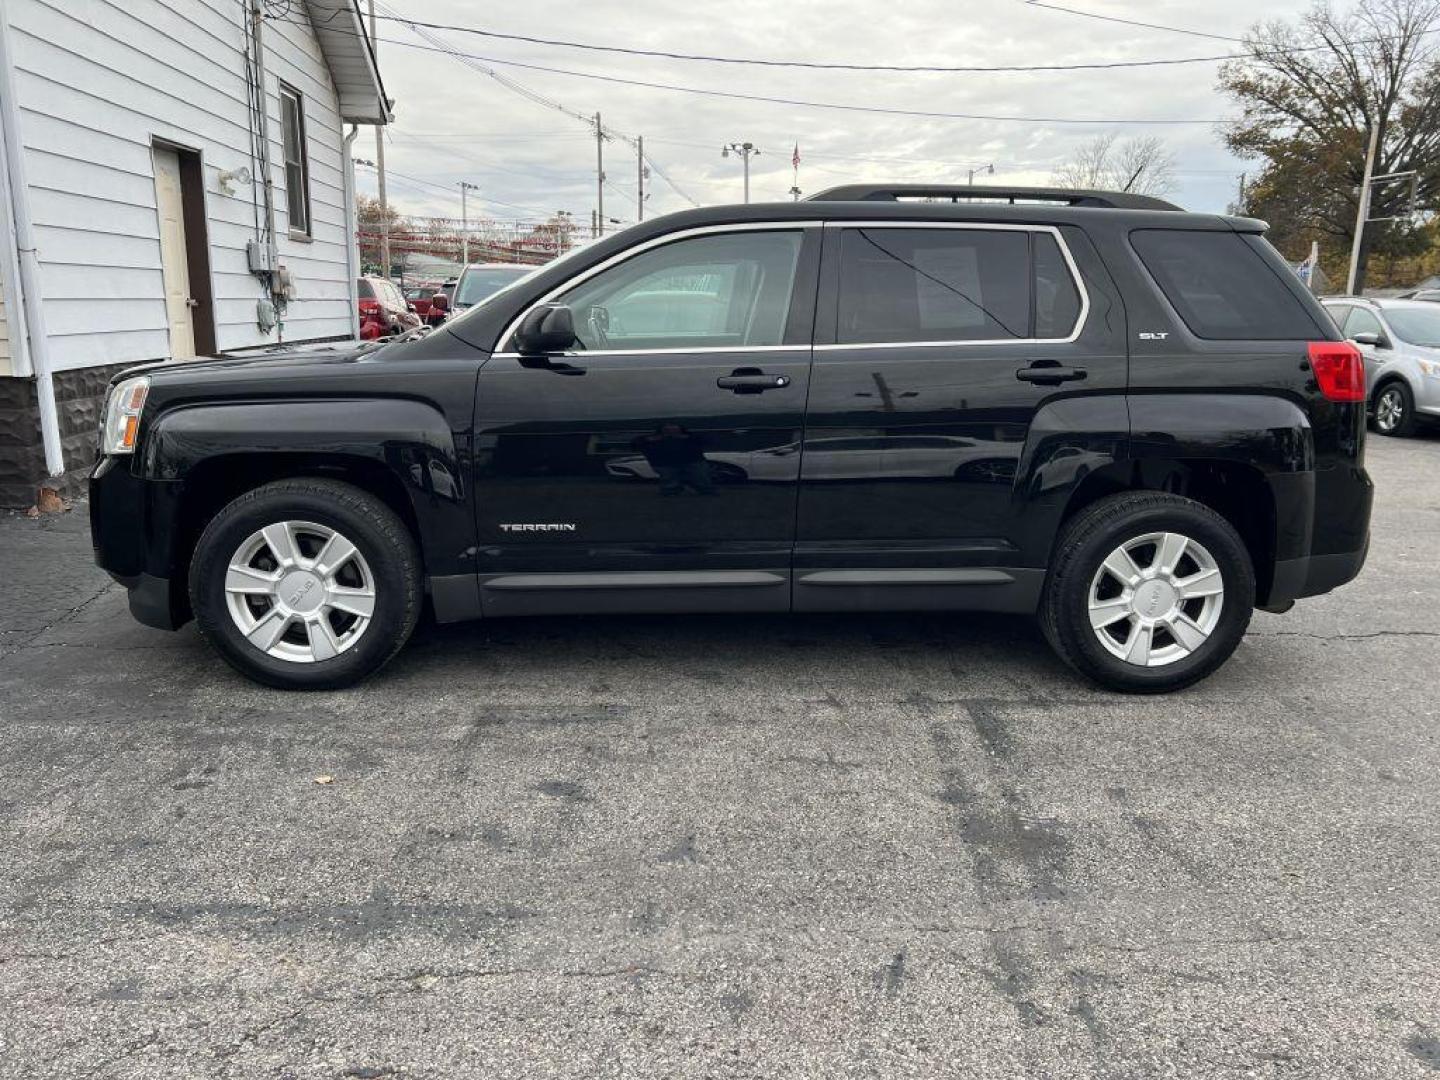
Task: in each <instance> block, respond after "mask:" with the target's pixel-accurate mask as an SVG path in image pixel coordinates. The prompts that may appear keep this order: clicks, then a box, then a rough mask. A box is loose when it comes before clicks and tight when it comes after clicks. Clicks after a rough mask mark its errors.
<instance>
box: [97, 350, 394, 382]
mask: <svg viewBox="0 0 1440 1080" xmlns="http://www.w3.org/2000/svg"><path fill="white" fill-rule="evenodd" d="M393 344H394V343H392V342H377V341H333V342H324V343H321V344H316V345H274V346H270V347H268V348H265V349H259V350H255V351H251V352H245V353H228V354H227V353H221V354H220V355H218V356H206V357H200V358H197V359H194V360H157V361H154V362H153V363H149V364H141V365H139V366H137V367H133V368H126V369H125V370H124V371H122V372H121V373H120V374H119V375H117V376H115V379H116V381H118V380H120V379H125V378H129V377H130V376H132V375H149V376H150V380H151V384H152V385H158V384H165V385H173V384H179V383H187V382H191V381H196V380H207V379H210V378H214V377H217V376H220V377H223V376H224V375H225V374H227V373H233V374H240V375H244V376H252V375H265V374H275V375H282V374H283V373H285V372H287V371H294V370H297V369H302V370H305V371H315V370H317V369H319V370H323V369H332V370H336V371H337V373H338V371H339V370H340V366H341V365H347V364H357V363H362V362H364V363H369V362H373V361H375V360H378V359H379V357H380V354H381V353H384V352H386V351H387V347H388V346H391V345H393Z"/></svg>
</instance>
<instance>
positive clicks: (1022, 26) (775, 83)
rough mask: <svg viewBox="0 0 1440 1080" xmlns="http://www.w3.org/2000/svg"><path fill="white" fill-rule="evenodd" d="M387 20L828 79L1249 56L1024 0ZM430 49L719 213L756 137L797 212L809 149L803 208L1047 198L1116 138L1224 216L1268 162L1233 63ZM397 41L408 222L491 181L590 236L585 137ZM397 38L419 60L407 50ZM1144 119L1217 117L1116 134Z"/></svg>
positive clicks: (504, 10)
mask: <svg viewBox="0 0 1440 1080" xmlns="http://www.w3.org/2000/svg"><path fill="white" fill-rule="evenodd" d="M1056 2H1059V3H1064V4H1066V6H1069V7H1073V8H1076V9H1080V10H1083V11H1088V12H1094V13H1097V14H1103V15H1109V16H1115V17H1120V18H1131V19H1139V20H1143V21H1147V22H1154V23H1164V24H1168V25H1171V26H1176V27H1185V28H1190V29H1193V30H1196V31H1203V32H1205V33H1208V34H1216V35H1232V36H1239V35H1241V34H1243V33H1244V32H1245V31H1246V30H1247V29H1248V28H1249V27H1250V25H1251V24H1252V23H1253V22H1254V21H1255V20H1256V19H1257V18H1261V17H1264V18H1267V19H1268V18H1288V17H1292V16H1294V15H1295V14H1297V13H1299V12H1300V11H1301V10H1303V9H1305V8H1307V7H1308V6H1309V3H1308V0H1258V2H1257V0H1209V2H1207V3H1205V4H1194V3H1181V2H1178V0H1148V2H1144V3H1141V2H1139V0H1056ZM387 5H388V10H390V11H392V12H395V13H398V14H401V15H403V16H405V17H407V18H415V19H420V20H426V21H427V22H428V23H429V24H431V25H432V26H433V25H434V24H439V23H447V24H453V25H457V26H472V27H479V28H483V29H486V30H494V31H502V32H506V33H515V34H527V35H533V36H540V37H548V38H560V39H566V40H578V41H585V42H592V43H598V44H605V45H620V46H626V47H631V48H645V49H656V50H667V51H672V52H685V53H705V54H709V55H722V56H736V57H754V58H766V59H783V60H805V61H811V62H828V63H862V64H899V65H920V64H940V65H1004V64H1042V63H1043V64H1055V63H1098V62H1113V61H1117V60H1156V59H1169V58H1176V57H1194V56H1215V55H1219V54H1223V53H1226V52H1229V51H1231V50H1232V48H1233V47H1234V46H1233V45H1232V44H1230V43H1228V42H1226V41H1223V40H1216V39H1213V38H1206V37H1201V36H1189V35H1185V34H1180V33H1172V32H1167V31H1160V30H1151V29H1142V28H1139V27H1132V26H1125V25H1121V24H1117V23H1113V22H1103V21H1099V20H1095V19H1090V18H1085V17H1082V16H1079V15H1074V14H1069V13H1066V12H1063V11H1057V10H1053V9H1044V8H1040V7H1036V6H1032V5H1030V4H1028V3H1026V2H1025V0H988V2H985V3H965V2H960V0H908V2H906V0H892V2H890V3H879V2H876V0H868V2H864V3H860V2H851V3H846V2H843V0H824V2H819V0H815V2H812V0H787V2H785V3H777V2H774V0H726V2H724V3H719V4H715V3H701V2H698V0H691V2H688V3H681V2H674V0H667V2H661V0H588V2H574V0H569V2H560V0H530V2H528V3H523V4H520V3H511V4H503V5H501V4H495V3H493V0H444V2H437V0H383V2H382V3H381V6H380V7H379V10H380V12H381V13H382V14H383V13H384V12H385V11H386V10H387ZM361 7H362V10H363V9H364V7H365V2H364V0H362V4H361ZM433 33H434V34H435V35H437V36H438V37H440V38H443V39H444V40H445V41H446V42H447V43H449V44H450V45H451V46H453V47H454V48H456V49H457V50H459V51H461V52H465V53H470V54H473V55H475V56H480V57H486V58H489V59H490V60H492V61H496V63H494V64H493V67H494V69H495V70H497V71H500V72H502V73H504V74H505V75H506V76H507V77H508V78H510V79H513V80H514V81H515V82H518V83H520V84H521V85H523V86H524V87H526V88H528V89H529V90H532V91H534V92H535V93H537V94H539V95H541V96H543V97H545V98H548V99H551V100H553V101H556V102H559V103H561V104H563V105H565V106H566V107H567V108H569V109H571V110H574V111H576V112H580V113H586V114H590V113H593V112H595V111H596V110H599V111H600V112H601V113H602V115H603V118H604V123H605V125H606V126H607V127H612V128H614V129H615V130H616V131H617V132H624V133H626V134H630V135H634V134H642V135H644V137H645V146H646V150H647V153H648V155H649V156H650V157H651V158H653V160H654V161H655V162H656V164H657V165H659V167H660V168H661V169H662V170H663V171H664V173H665V174H666V175H668V176H669V177H670V178H671V179H672V180H673V181H674V182H675V184H677V185H678V186H679V188H680V189H681V190H682V191H683V192H684V193H685V194H686V195H688V196H689V197H690V198H693V199H695V200H697V201H698V202H701V203H721V202H739V201H740V200H741V197H742V184H741V165H740V162H739V160H737V159H736V158H734V157H731V158H729V159H724V158H722V157H721V154H720V147H721V145H722V144H723V143H728V142H735V141H744V140H750V141H752V142H753V143H755V144H756V145H757V146H759V147H760V148H761V151H762V153H761V155H760V156H759V157H757V158H754V159H752V163H751V168H752V172H751V198H752V200H753V201H757V202H758V201H766V200H780V199H788V198H789V195H788V191H789V189H790V186H791V183H792V173H791V168H790V160H791V152H792V149H793V147H794V146H795V144H797V143H798V144H799V147H800V156H801V165H800V175H799V184H800V187H801V189H802V190H803V191H804V192H806V193H810V192H814V191H818V190H820V189H822V188H824V187H829V186H832V185H835V184H841V183H846V182H849V181H855V180H892V181H934V182H950V183H955V182H958V183H964V182H965V181H966V177H967V172H968V170H969V169H970V168H971V167H976V168H980V167H983V166H985V165H989V164H993V165H994V167H995V176H994V180H995V182H998V183H1011V184H1044V183H1047V182H1048V181H1049V180H1050V173H1051V170H1052V169H1053V168H1054V167H1055V166H1056V165H1057V164H1060V163H1061V162H1063V161H1064V160H1065V159H1066V157H1067V156H1068V155H1069V154H1071V153H1072V152H1073V150H1074V148H1075V147H1076V146H1077V145H1078V144H1080V143H1083V142H1085V141H1086V140H1089V139H1092V138H1094V137H1095V136H1096V135H1097V134H1100V133H1105V132H1117V133H1119V134H1120V135H1121V136H1122V137H1124V136H1129V135H1135V134H1143V135H1151V134H1153V135H1158V136H1160V137H1162V138H1163V139H1165V140H1166V143H1167V145H1168V146H1169V147H1170V149H1171V150H1172V152H1173V153H1174V154H1175V157H1176V159H1177V164H1178V175H1177V180H1178V188H1177V190H1176V191H1175V193H1174V194H1173V195H1172V198H1174V199H1175V200H1176V201H1178V202H1179V203H1180V204H1182V205H1183V206H1185V207H1187V208H1189V209H1193V210H1201V211H1221V210H1223V209H1224V208H1225V205H1226V203H1227V202H1228V201H1229V200H1230V199H1231V198H1233V196H1234V192H1235V189H1236V185H1237V182H1238V176H1239V174H1240V173H1241V172H1242V171H1244V170H1246V169H1252V170H1253V169H1254V168H1255V166H1254V164H1253V163H1246V162H1242V161H1240V160H1238V159H1235V158H1233V157H1231V155H1229V154H1228V153H1227V152H1226V151H1225V149H1224V147H1223V146H1222V145H1221V142H1220V138H1219V134H1218V130H1217V126H1216V122H1217V121H1221V120H1223V119H1225V118H1226V117H1229V116H1231V115H1233V112H1234V107H1233V105H1232V104H1231V103H1230V102H1229V101H1228V100H1227V99H1226V98H1225V97H1224V96H1223V95H1221V94H1220V93H1218V92H1217V91H1216V89H1215V77H1216V73H1217V70H1218V68H1219V64H1218V63H1195V64H1186V65H1178V66H1170V67H1149V68H1129V69H1123V68H1122V69H1118V70H1109V71H1069V72H1041V73H1003V74H1002V73H982V74H954V73H944V74H932V73H884V72H845V71H815V70H803V69H793V68H762V67H751V66H737V65H731V64H716V63H706V62H698V61H690V60H669V59H658V58H648V57H633V56H619V55H616V54H611V53H603V52H585V51H579V50H574V49H567V48H559V47H554V46H541V45H532V44H526V43H521V42H512V41H503V40H497V39H494V38H486V37H481V36H478V35H474V34H467V33H461V32H455V31H447V30H434V31H433ZM378 36H379V38H380V43H379V51H380V67H381V73H382V76H383V78H384V80H385V86H386V89H387V91H388V93H389V94H390V96H391V97H393V98H394V99H395V123H394V124H393V125H392V126H391V127H390V128H388V129H387V133H386V136H385V138H386V148H385V153H386V164H387V166H388V168H389V170H390V178H391V179H390V188H389V192H390V199H391V202H392V203H393V204H394V205H395V206H396V207H397V208H398V209H399V210H400V211H401V212H403V213H413V214H425V215H430V214H434V215H443V216H447V217H458V216H459V194H458V189H457V188H456V185H457V183H458V182H459V181H461V180H468V181H470V182H471V183H474V184H478V185H479V187H480V192H479V200H480V209H479V212H480V213H484V214H486V215H489V216H492V217H495V218H499V219H512V220H513V219H531V220H533V219H537V218H539V217H541V216H543V215H544V214H545V213H548V212H550V211H553V210H556V209H566V210H570V211H572V212H573V213H574V214H575V215H576V216H577V218H580V219H581V220H583V221H584V223H585V225H586V227H588V224H589V219H590V211H591V209H592V208H593V207H594V206H595V142H594V138H593V136H592V135H591V133H590V132H589V131H588V130H587V128H586V127H585V125H583V124H582V123H581V122H580V121H578V120H576V119H573V118H572V117H570V116H567V115H565V114H563V113H561V112H558V111H556V110H554V109H552V108H549V107H547V106H545V105H541V104H537V103H535V102H534V101H530V100H527V99H526V98H525V97H523V96H521V94H519V93H517V92H515V91H514V90H511V89H507V88H506V87H505V86H503V85H501V84H500V83H498V82H497V81H495V80H494V79H492V78H489V77H488V76H486V75H485V74H483V73H482V72H479V71H476V70H473V69H472V68H471V67H469V66H467V65H466V64H465V63H463V62H462V61H460V60H457V59H454V58H452V57H449V56H446V55H444V54H443V53H437V52H435V51H432V50H433V48H434V47H433V45H431V44H429V43H427V42H426V41H424V40H423V39H422V38H421V37H419V36H417V35H416V34H415V33H414V32H412V31H411V30H410V29H409V28H408V27H407V26H406V25H405V24H403V23H398V22H385V21H383V20H382V21H381V22H380V25H379V34H378ZM399 42H404V43H406V44H403V45H402V44H395V43H399ZM416 46H419V47H416ZM498 61H510V62H513V63H523V64H533V65H540V66H542V67H554V68H565V69H568V70H569V71H572V72H585V73H591V74H597V75H605V76H612V77H619V78H625V79H633V80H640V81H645V82H652V83H654V82H658V83H669V84H673V85H676V86H685V87H693V88H698V89H705V90H718V91H727V92H732V93H742V94H750V95H758V96H764V97H779V98H789V99H803V100H806V101H820V102H832V103H837V104H844V105H855V106H864V107H866V108H889V109H901V110H920V111H930V112H943V113H969V114H976V113H978V114H985V115H991V116H1002V117H1012V116H1014V117H1023V116H1032V117H1048V118H1072V119H1077V120H1084V121H1086V122H1084V123H1054V122H1041V123H1032V122H1020V121H1015V120H967V119H948V118H944V119H942V118H923V117H914V116H899V115H882V114H874V113H864V112H842V111H836V110H829V109H822V108H813V107H809V106H801V105H785V104H773V103H766V102H754V101H740V100H730V99H725V98H720V97H707V96H701V95H697V94H691V93H682V92H677V91H675V90H667V89H651V88H642V87H636V86H626V85H619V84H615V83H607V82H602V81H597V80H593V79H589V78H580V77H576V76H574V75H569V74H557V73H554V72H549V71H537V70H533V69H527V68H522V67H511V66H505V65H502V64H500V63H498ZM1141 119H1145V120H1152V119H1154V120H1158V119H1166V120H1198V121H1203V122H1201V123H1192V124H1154V125H1150V124H1146V125H1137V124H1121V123H1116V121H1119V120H1141ZM356 146H357V153H358V154H359V156H361V157H364V158H373V156H374V143H373V138H372V137H371V136H370V132H369V131H368V130H367V131H365V132H364V133H363V134H362V136H361V138H360V139H359V140H357V143H356ZM605 170H606V174H607V176H608V177H609V180H610V183H611V186H609V187H607V189H606V194H605V208H606V215H607V216H609V217H616V218H620V219H622V220H624V221H625V222H631V221H634V220H635V215H636V207H635V190H636V162H635V152H634V149H633V148H632V147H631V146H629V145H627V144H626V143H625V142H623V141H621V140H618V139H617V140H615V141H612V142H608V143H607V144H606V146H605ZM356 171H357V177H358V184H359V188H360V190H361V191H362V192H364V193H367V194H374V192H375V174H374V170H372V169H368V168H363V167H362V168H359V169H357V170H356ZM978 179H979V178H977V180H978ZM985 179H986V180H987V182H988V180H989V178H988V177H985ZM416 181H419V182H418V183H417V182H416ZM446 189H448V191H449V192H452V193H447V190H446ZM650 191H651V197H650V199H649V201H648V203H647V209H646V216H647V217H649V216H655V215H657V214H660V213H666V212H669V211H673V210H680V209H684V208H685V207H687V206H689V205H690V204H689V202H687V201H686V199H685V198H683V197H682V196H681V195H680V194H678V193H677V192H676V190H675V189H674V188H672V187H671V186H669V185H668V184H667V183H666V182H665V181H664V180H663V179H662V178H661V177H660V176H658V175H655V176H652V177H651V180H650ZM474 198H475V196H474V195H472V200H473V199H474ZM507 204H508V205H507ZM473 206H474V203H473V202H472V207H473ZM476 212H477V211H476V210H475V209H472V211H471V213H472V216H474V215H475V214H476Z"/></svg>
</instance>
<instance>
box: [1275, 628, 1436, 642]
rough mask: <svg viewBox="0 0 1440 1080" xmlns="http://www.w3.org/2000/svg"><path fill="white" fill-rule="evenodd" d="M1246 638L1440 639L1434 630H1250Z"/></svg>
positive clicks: (1316, 639)
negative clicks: (1319, 632)
mask: <svg viewBox="0 0 1440 1080" xmlns="http://www.w3.org/2000/svg"><path fill="white" fill-rule="evenodd" d="M1246 636H1247V637H1252V638H1280V637H1300V638H1311V639H1312V640H1315V641H1368V640H1370V639H1372V638H1383V637H1421V638H1434V637H1440V631H1435V630H1374V631H1371V632H1370V633H1367V634H1315V633H1311V632H1310V631H1308V630H1275V631H1273V632H1271V633H1268V634H1267V633H1261V632H1257V631H1254V630H1252V631H1251V632H1250V633H1249V634H1247V635H1246Z"/></svg>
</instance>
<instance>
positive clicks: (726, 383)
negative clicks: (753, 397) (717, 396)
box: [715, 371, 790, 394]
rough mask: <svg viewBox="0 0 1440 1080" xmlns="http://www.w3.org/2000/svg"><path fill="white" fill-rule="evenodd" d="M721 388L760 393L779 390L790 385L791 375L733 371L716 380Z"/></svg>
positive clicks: (746, 392) (743, 392)
mask: <svg viewBox="0 0 1440 1080" xmlns="http://www.w3.org/2000/svg"><path fill="white" fill-rule="evenodd" d="M715 385H716V386H718V387H720V389H721V390H733V391H734V392H735V393H737V394H759V393H762V392H764V391H766V390H779V389H780V388H782V387H785V386H789V385H790V376H789V375H766V374H765V373H763V372H760V371H744V372H740V371H737V372H733V373H731V374H729V375H721V376H720V378H718V379H716V380H715Z"/></svg>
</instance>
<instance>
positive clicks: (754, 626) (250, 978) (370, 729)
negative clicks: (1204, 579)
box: [0, 436, 1440, 1080]
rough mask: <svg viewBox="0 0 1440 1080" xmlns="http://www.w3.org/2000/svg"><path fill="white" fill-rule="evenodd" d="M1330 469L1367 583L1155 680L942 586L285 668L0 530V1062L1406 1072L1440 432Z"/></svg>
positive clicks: (1427, 798) (550, 1071) (1434, 651)
mask: <svg viewBox="0 0 1440 1080" xmlns="http://www.w3.org/2000/svg"><path fill="white" fill-rule="evenodd" d="M1368 455H1369V465H1370V469H1371V472H1372V474H1373V475H1374V477H1375V480H1376V484H1377V488H1378V491H1377V505H1376V512H1375V520H1374V541H1373V545H1372V549H1371V556H1370V562H1369V565H1368V567H1367V568H1366V570H1365V571H1364V573H1363V575H1362V576H1361V578H1360V579H1359V580H1358V581H1356V582H1355V583H1353V584H1351V585H1349V586H1347V587H1346V588H1344V589H1342V590H1339V591H1337V592H1335V593H1333V594H1331V595H1329V596H1326V597H1322V598H1318V599H1314V600H1310V601H1303V602H1301V604H1299V605H1298V606H1297V607H1296V608H1295V609H1294V610H1293V611H1291V612H1290V613H1289V614H1287V615H1283V616H1278V615H1267V614H1258V613H1257V616H1256V618H1255V621H1254V623H1253V624H1252V629H1251V632H1250V635H1249V637H1248V638H1247V639H1246V641H1245V643H1244V644H1243V645H1242V646H1241V648H1240V650H1239V652H1238V653H1237V654H1236V655H1235V657H1234V658H1233V659H1232V660H1231V662H1230V663H1229V664H1228V665H1227V666H1226V667H1225V668H1224V669H1222V670H1221V671H1220V672H1219V673H1218V674H1217V675H1215V676H1214V677H1212V678H1211V679H1210V680H1208V681H1207V682H1205V683H1204V684H1202V685H1200V686H1198V687H1195V688H1193V689H1192V690H1189V691H1186V692H1184V693H1182V694H1178V695H1174V696H1170V697H1158V698H1155V697H1151V698H1134V697H1131V698H1127V697H1123V696H1120V695H1115V694H1111V693H1108V692H1103V691H1100V690H1097V689H1095V688H1094V687H1092V686H1089V685H1087V684H1085V683H1083V682H1081V681H1080V680H1079V679H1078V678H1077V677H1075V676H1073V675H1072V674H1071V673H1070V672H1069V671H1068V669H1066V668H1064V667H1063V666H1062V665H1061V664H1060V663H1059V662H1058V661H1056V660H1055V659H1054V658H1053V657H1052V656H1051V654H1050V652H1049V651H1048V649H1047V648H1046V646H1045V644H1044V642H1043V641H1042V639H1041V638H1040V635H1039V633H1038V631H1036V630H1035V628H1034V627H1033V625H1032V624H1031V623H1030V622H1028V621H1027V620H1024V619H1011V618H999V617H992V616H983V617H982V616H968V615H953V616H942V615H884V616H805V617H782V616H774V617H770V616H766V617H754V616H746V617H695V618H661V617H655V618H648V617H647V618H587V619H559V618H547V619H535V620H513V621H496V622H494V623H490V624H474V625H469V626H460V627H444V628H435V627H428V628H423V629H422V630H421V632H420V633H419V635H418V636H417V638H416V640H415V641H414V642H413V643H412V644H411V645H410V646H409V648H407V649H406V650H405V651H404V652H403V653H402V654H401V655H400V656H399V657H398V658H397V659H396V660H395V661H394V662H393V663H392V664H391V665H390V666H389V667H388V668H386V669H385V671H384V672H382V673H381V675H380V676H378V677H377V678H375V679H373V680H372V681H370V682H369V683H367V684H365V685H364V686H361V687H359V688H357V689H354V690H350V691H346V692H341V693H329V694H309V695H298V694H285V693H281V692H278V691H272V690H266V689H261V688H259V687H256V686H253V685H251V684H249V683H247V682H245V681H243V680H242V679H241V678H240V677H239V676H237V675H235V674H233V673H232V672H231V671H230V669H229V668H227V667H225V666H224V665H223V664H222V663H220V661H218V660H217V659H215V658H213V657H212V656H211V655H209V653H208V652H207V651H206V649H205V648H204V646H203V645H202V644H201V642H200V641H199V639H198V637H197V635H196V633H195V631H194V628H193V627H189V628H186V629H185V630H182V631H181V632H179V633H176V634H166V633H162V632H159V631H153V630H148V629H145V628H143V627H140V626H139V625H137V624H136V623H134V622H133V621H132V620H131V619H130V618H129V616H128V614H127V612H126V609H125V598H124V593H123V591H122V590H121V589H120V588H119V587H118V586H114V585H111V584H109V583H108V579H107V578H106V577H105V576H104V575H103V574H102V573H101V572H100V571H98V570H97V569H96V568H95V567H94V566H93V564H92V563H91V561H90V551H89V538H88V532H87V523H86V520H85V517H84V508H83V506H82V507H80V508H78V509H77V511H76V512H73V513H70V514H66V515H59V516H51V517H45V518H42V519H40V520H38V521H37V520H31V519H26V518H23V517H18V516H12V517H7V518H3V519H0V561H3V566H0V1076H3V1077H6V1078H9V1077H14V1078H23V1080H41V1078H49V1077H66V1078H68V1077H80V1076H96V1077H129V1078H137V1080H138V1078H144V1080H157V1078H169V1077H176V1078H180V1077H184V1078H208V1077H277V1078H278V1077H296V1078H301V1077H304V1078H309V1077H381V1076H406V1077H482V1078H487V1080H489V1078H502V1077H504V1078H508V1077H525V1078H532V1077H552V1076H553V1077H576V1078H579V1077H586V1078H589V1077H667V1078H668V1077H717V1078H740V1077H756V1078H759V1077H764V1078H774V1077H824V1078H827V1080H829V1078H842V1077H871V1076H874V1077H907V1078H908V1077H930V1076H946V1077H1005V1078H1014V1077H1046V1078H1050V1077H1055V1078H1062V1077H1105V1078H1112V1077H1117V1078H1118V1077H1135V1078H1141V1077H1144V1078H1150V1077H1195V1078H1202V1077H1203V1078H1207V1080H1208V1078H1215V1077H1230V1076H1235V1077H1277V1078H1293V1077H1317V1078H1319V1077H1324V1078H1327V1080H1329V1078H1340V1077H1344V1078H1361V1077H1426V1076H1436V1075H1437V1074H1440V873H1437V869H1436V868H1437V865H1440V797H1437V796H1440V737H1437V712H1440V627H1437V623H1436V613H1437V611H1440V572H1437V571H1440V437H1436V436H1429V437H1422V438H1419V439H1412V440H1403V441H1397V440H1390V439H1382V438H1378V437H1372V439H1371V440H1370V443H1369V449H1368ZM322 781H323V782H322Z"/></svg>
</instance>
